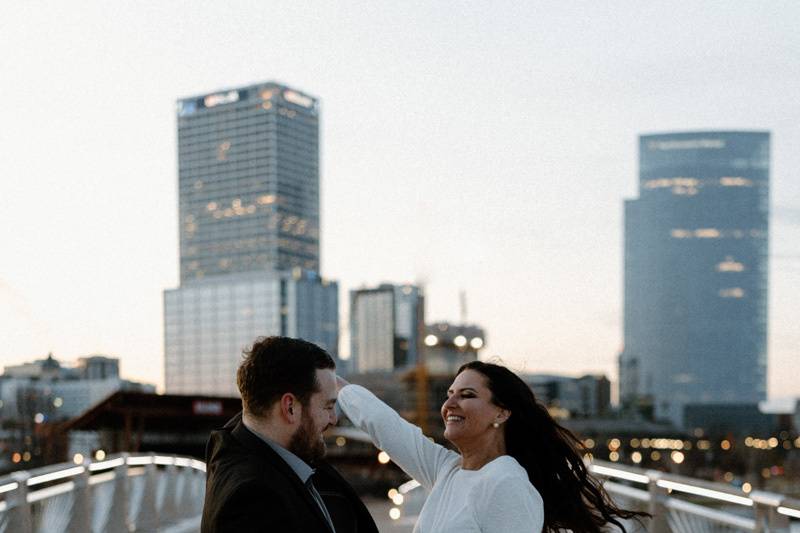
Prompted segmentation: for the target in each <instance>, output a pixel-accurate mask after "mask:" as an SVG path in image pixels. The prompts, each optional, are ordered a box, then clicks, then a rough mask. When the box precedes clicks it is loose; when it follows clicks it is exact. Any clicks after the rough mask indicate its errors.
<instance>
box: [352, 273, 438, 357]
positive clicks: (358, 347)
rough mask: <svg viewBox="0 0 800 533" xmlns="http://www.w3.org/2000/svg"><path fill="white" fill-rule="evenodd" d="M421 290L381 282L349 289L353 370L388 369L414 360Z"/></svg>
mask: <svg viewBox="0 0 800 533" xmlns="http://www.w3.org/2000/svg"><path fill="white" fill-rule="evenodd" d="M423 307H424V304H423V296H422V291H421V290H420V289H419V288H418V287H415V286H413V285H392V284H388V283H384V284H382V285H380V286H378V287H376V288H372V289H367V288H364V289H356V290H352V291H350V357H351V365H352V367H353V369H354V370H355V371H356V372H359V373H361V372H374V371H391V370H396V369H401V368H405V367H409V366H413V365H415V364H416V363H417V350H418V344H419V334H420V332H421V331H422V328H423V324H424V316H423Z"/></svg>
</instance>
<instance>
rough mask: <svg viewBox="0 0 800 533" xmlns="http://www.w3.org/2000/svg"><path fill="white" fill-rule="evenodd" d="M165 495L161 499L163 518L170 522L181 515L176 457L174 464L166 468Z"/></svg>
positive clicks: (164, 473)
mask: <svg viewBox="0 0 800 533" xmlns="http://www.w3.org/2000/svg"><path fill="white" fill-rule="evenodd" d="M162 475H163V476H164V497H163V498H162V500H161V511H160V513H159V514H160V515H161V519H162V520H163V521H164V523H169V522H171V521H173V520H175V519H176V518H178V516H179V511H178V509H177V505H176V504H177V501H176V500H177V497H178V490H177V489H178V467H177V466H175V457H174V456H173V457H172V464H171V465H167V466H166V468H164V472H163V474H162Z"/></svg>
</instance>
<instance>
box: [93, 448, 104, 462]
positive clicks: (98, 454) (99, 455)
mask: <svg viewBox="0 0 800 533" xmlns="http://www.w3.org/2000/svg"><path fill="white" fill-rule="evenodd" d="M94 458H95V459H96V460H98V461H102V460H103V459H105V458H106V452H105V451H103V450H97V451H96V452H95V453H94Z"/></svg>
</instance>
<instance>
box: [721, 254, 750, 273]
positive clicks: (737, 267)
mask: <svg viewBox="0 0 800 533" xmlns="http://www.w3.org/2000/svg"><path fill="white" fill-rule="evenodd" d="M743 271H744V265H743V264H742V263H739V262H738V261H734V260H733V258H732V257H731V256H727V257H726V258H725V261H723V262H721V263H718V264H717V272H743Z"/></svg>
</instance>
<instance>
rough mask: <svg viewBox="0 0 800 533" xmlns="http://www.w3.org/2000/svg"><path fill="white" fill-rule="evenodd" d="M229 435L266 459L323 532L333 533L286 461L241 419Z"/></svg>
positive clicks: (309, 493)
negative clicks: (285, 480)
mask: <svg viewBox="0 0 800 533" xmlns="http://www.w3.org/2000/svg"><path fill="white" fill-rule="evenodd" d="M231 422H233V420H232V421H231ZM229 424H230V422H229ZM226 426H227V425H226ZM231 434H232V435H233V437H234V438H235V439H236V440H238V441H239V442H240V443H241V444H242V445H243V446H244V447H246V448H247V449H248V450H250V451H251V452H253V453H254V454H257V455H259V456H261V457H263V458H264V459H266V460H267V462H269V464H270V465H272V466H274V467H275V469H276V470H278V471H279V472H280V473H281V474H283V476H284V477H285V478H286V479H287V481H288V482H289V485H291V486H292V487H293V488H294V489H295V492H297V494H298V496H299V497H300V499H302V500H304V501H305V502H306V504H307V505H308V507H310V508H311V511H312V512H313V513H314V515H316V517H317V518H318V519H319V520H320V523H322V524H324V527H325V530H326V531H331V533H333V531H332V530H331V527H330V524H328V520H327V519H326V518H325V515H324V514H323V513H322V509H320V508H319V505H318V504H317V502H316V500H315V499H314V497H313V496H311V492H309V490H308V487H306V486H305V485H304V484H303V482H302V481H300V478H299V477H298V476H297V474H296V473H295V471H294V470H292V467H290V466H289V465H288V464H286V461H284V460H283V459H281V456H280V455H278V454H277V453H275V450H273V449H272V448H271V447H270V446H269V444H267V443H266V442H264V441H263V440H261V439H260V438H259V437H257V436H256V435H254V434H253V433H252V432H251V431H250V430H249V429H247V427H245V425H244V424H243V423H242V421H241V419H239V420H238V421H237V423H236V424H235V425H234V427H233V430H232V431H231Z"/></svg>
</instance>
